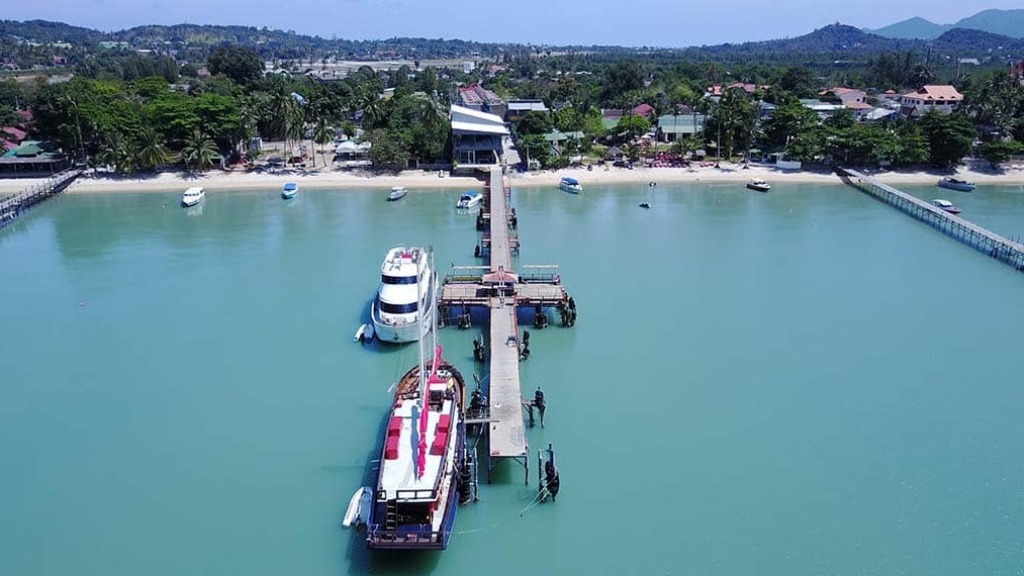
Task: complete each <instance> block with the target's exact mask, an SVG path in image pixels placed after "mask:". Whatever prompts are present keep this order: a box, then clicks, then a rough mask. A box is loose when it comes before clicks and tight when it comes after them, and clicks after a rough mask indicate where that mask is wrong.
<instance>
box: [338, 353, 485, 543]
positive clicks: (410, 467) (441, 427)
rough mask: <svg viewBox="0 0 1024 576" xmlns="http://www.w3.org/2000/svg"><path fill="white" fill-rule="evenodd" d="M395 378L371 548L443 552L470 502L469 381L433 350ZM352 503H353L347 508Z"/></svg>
mask: <svg viewBox="0 0 1024 576" xmlns="http://www.w3.org/2000/svg"><path fill="white" fill-rule="evenodd" d="M420 349H421V352H420V363H419V365H417V366H414V367H413V368H412V369H410V370H409V371H408V372H406V374H405V375H404V376H403V377H402V378H401V379H400V380H399V381H398V384H397V386H396V387H395V396H394V401H393V402H392V403H391V411H390V413H389V415H388V419H387V422H388V424H387V429H386V431H384V433H383V436H384V438H383V439H382V441H381V451H380V466H379V468H378V472H377V481H376V484H375V485H374V487H373V493H372V494H373V496H372V503H371V506H370V512H369V517H368V518H367V520H366V544H367V546H368V547H369V548H371V549H392V550H444V549H445V548H447V547H448V542H449V540H450V539H451V536H452V533H453V528H454V525H455V515H456V513H457V511H458V507H459V504H460V501H462V502H463V503H464V502H467V501H469V492H470V490H471V487H470V484H469V477H468V476H465V475H464V474H463V472H464V471H465V470H466V424H465V408H464V406H465V389H466V383H465V380H464V379H463V377H462V375H461V374H460V373H459V371H458V370H456V369H455V367H454V366H452V365H451V364H449V363H448V362H446V361H445V360H444V359H443V358H442V349H441V347H440V346H437V345H435V346H434V352H433V359H432V360H431V361H430V362H429V364H425V363H424V361H423V353H422V341H421V346H420ZM350 505H351V503H350Z"/></svg>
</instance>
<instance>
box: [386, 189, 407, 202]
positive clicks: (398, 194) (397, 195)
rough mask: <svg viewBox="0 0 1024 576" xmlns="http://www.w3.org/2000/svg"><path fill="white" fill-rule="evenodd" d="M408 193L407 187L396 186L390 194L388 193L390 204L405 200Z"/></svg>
mask: <svg viewBox="0 0 1024 576" xmlns="http://www.w3.org/2000/svg"><path fill="white" fill-rule="evenodd" d="M408 193H409V191H408V190H407V189H406V188H405V186H395V187H394V188H392V189H391V191H390V192H388V202H394V201H395V200H401V199H402V198H405V195H406V194H408Z"/></svg>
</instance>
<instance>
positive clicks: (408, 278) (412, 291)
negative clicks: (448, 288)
mask: <svg viewBox="0 0 1024 576" xmlns="http://www.w3.org/2000/svg"><path fill="white" fill-rule="evenodd" d="M436 291H437V276H436V275H435V273H434V270H433V268H432V267H431V264H430V258H429V255H428V253H427V251H426V250H424V249H423V248H407V247H405V246H398V247H395V248H392V249H391V250H388V253H387V255H386V256H385V257H384V262H382V263H381V265H380V286H379V287H378V289H377V297H376V298H374V300H373V311H372V319H373V331H374V333H375V335H376V337H377V340H378V341H380V342H390V343H401V342H416V341H417V340H418V339H419V338H420V336H421V335H422V334H425V333H426V332H427V330H429V328H430V323H431V322H433V315H434V313H435V309H436V308H437V306H436V305H435V304H436V303H435V302H434V298H435V293H436Z"/></svg>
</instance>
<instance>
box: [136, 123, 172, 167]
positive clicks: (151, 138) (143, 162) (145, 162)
mask: <svg viewBox="0 0 1024 576" xmlns="http://www.w3.org/2000/svg"><path fill="white" fill-rule="evenodd" d="M135 157H136V160H137V161H138V167H139V168H141V169H143V170H155V169H156V168H158V167H160V166H163V165H164V164H166V163H167V159H168V153H167V148H166V147H165V146H164V139H163V137H162V136H161V135H160V133H159V132H157V131H156V128H153V127H152V126H143V128H142V130H140V131H139V134H138V138H137V142H136V148H135Z"/></svg>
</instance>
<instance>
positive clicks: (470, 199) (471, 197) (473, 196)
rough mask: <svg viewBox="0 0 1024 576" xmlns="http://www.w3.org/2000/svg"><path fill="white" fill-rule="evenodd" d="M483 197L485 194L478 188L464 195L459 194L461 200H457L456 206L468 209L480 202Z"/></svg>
mask: <svg viewBox="0 0 1024 576" xmlns="http://www.w3.org/2000/svg"><path fill="white" fill-rule="evenodd" d="M483 199H484V195H483V194H481V193H480V192H478V191H476V190H474V191H472V192H466V193H465V194H463V195H462V196H459V201H458V202H456V204H455V207H456V208H458V209H460V210H468V209H470V208H473V207H475V206H477V205H478V204H480V202H481V201H483Z"/></svg>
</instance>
